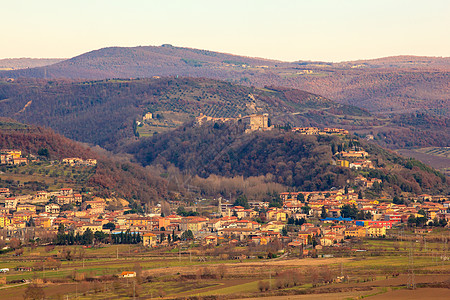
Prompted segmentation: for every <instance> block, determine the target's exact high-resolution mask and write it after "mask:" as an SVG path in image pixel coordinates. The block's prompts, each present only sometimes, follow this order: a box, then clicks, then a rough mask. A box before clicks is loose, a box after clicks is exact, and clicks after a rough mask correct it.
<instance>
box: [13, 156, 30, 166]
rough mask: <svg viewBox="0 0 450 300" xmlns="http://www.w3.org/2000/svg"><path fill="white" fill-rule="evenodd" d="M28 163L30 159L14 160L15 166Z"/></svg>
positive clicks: (19, 158)
mask: <svg viewBox="0 0 450 300" xmlns="http://www.w3.org/2000/svg"><path fill="white" fill-rule="evenodd" d="M27 163H28V159H26V158H25V157H16V158H13V164H15V165H20V164H25V165H26V164H27Z"/></svg>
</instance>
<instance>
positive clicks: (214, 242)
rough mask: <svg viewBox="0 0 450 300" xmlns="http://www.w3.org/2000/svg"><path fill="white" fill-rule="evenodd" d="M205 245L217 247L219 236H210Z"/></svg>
mask: <svg viewBox="0 0 450 300" xmlns="http://www.w3.org/2000/svg"><path fill="white" fill-rule="evenodd" d="M205 244H206V245H213V246H215V245H217V236H215V235H208V236H206V237H205Z"/></svg>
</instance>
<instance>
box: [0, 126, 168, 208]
mask: <svg viewBox="0 0 450 300" xmlns="http://www.w3.org/2000/svg"><path fill="white" fill-rule="evenodd" d="M0 149H18V150H21V151H22V152H23V154H24V155H29V154H32V155H34V156H36V157H39V153H48V154H47V155H45V156H43V157H40V158H41V159H44V160H47V159H49V160H61V159H62V158H67V157H79V158H83V159H88V158H92V159H97V166H96V167H95V168H94V170H93V171H89V172H88V173H87V174H83V176H82V175H79V177H77V176H74V177H73V178H64V177H66V176H65V174H62V175H61V176H60V177H61V178H58V180H60V179H61V180H64V184H66V185H68V186H72V185H76V186H77V187H80V188H83V189H84V190H88V191H91V192H93V194H94V195H95V196H101V197H108V198H114V197H119V198H124V199H126V200H128V201H130V202H133V201H139V202H142V203H149V202H156V201H159V200H161V199H162V198H163V197H164V196H165V195H166V194H167V189H166V183H165V181H164V180H163V179H161V178H159V177H155V176H153V175H151V174H150V173H149V172H148V171H146V170H145V169H144V168H142V167H141V166H140V165H137V164H133V163H130V162H128V161H126V160H125V159H123V158H122V157H115V156H113V155H111V154H103V153H104V151H101V152H99V151H96V150H93V149H90V148H89V147H87V146H86V145H82V144H80V143H78V142H75V141H72V140H69V139H68V138H65V137H63V136H61V135H59V134H56V133H55V132H53V131H52V130H50V129H44V128H41V127H36V126H30V125H25V124H21V123H18V122H17V121H14V120H11V119H7V118H0ZM42 150H46V151H45V152H43V151H42ZM38 166H39V164H37V165H35V166H34V165H33V164H32V166H30V168H29V169H27V174H29V176H28V177H25V179H27V180H31V181H32V182H30V184H32V183H33V182H37V183H36V184H33V185H32V186H36V187H40V186H43V185H44V186H45V185H46V184H48V182H49V181H51V182H53V181H54V180H55V181H56V179H55V178H54V177H55V176H53V175H52V174H49V171H51V170H52V169H51V166H49V167H50V169H49V168H47V169H48V170H47V172H46V173H40V172H39V173H38V172H34V169H33V168H35V169H36V168H38ZM50 173H52V172H50ZM6 175H7V173H6ZM6 175H5V176H6ZM82 177H83V178H82ZM1 181H2V180H1V179H0V183H1ZM2 185H4V184H2Z"/></svg>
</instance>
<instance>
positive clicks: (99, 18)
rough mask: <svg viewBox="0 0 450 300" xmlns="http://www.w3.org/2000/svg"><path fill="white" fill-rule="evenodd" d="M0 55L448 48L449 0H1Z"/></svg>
mask: <svg viewBox="0 0 450 300" xmlns="http://www.w3.org/2000/svg"><path fill="white" fill-rule="evenodd" d="M0 10H1V17H0V28H1V29H0V41H1V46H0V58H16V57H39V58H58V57H67V58H68V57H73V56H76V55H79V54H82V53H84V52H87V51H91V50H95V49H99V48H103V47H109V46H149V45H152V46H159V45H161V44H166V43H167V44H172V45H174V46H180V47H190V48H199V49H207V50H212V51H219V52H226V53H232V54H237V55H245V56H252V57H263V58H271V59H279V60H285V61H295V60H320V61H345V60H356V59H367V58H378V57H385V56H393V55H425V56H450V1H449V0H386V1H385V0H371V1H365V0H352V1H350V0H348V1H347V0H297V1H296V0H273V1H266V0H236V1H235V0H222V1H216V0H209V1H203V0H161V1H160V0H146V1H144V0H142V1H139V0H135V1H133V0H128V1H123V0H121V1H116V0H39V1H38V0H0Z"/></svg>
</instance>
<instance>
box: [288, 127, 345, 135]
mask: <svg viewBox="0 0 450 300" xmlns="http://www.w3.org/2000/svg"><path fill="white" fill-rule="evenodd" d="M292 131H293V132H298V133H300V134H304V135H348V130H345V129H342V128H327V127H325V128H323V129H319V128H318V127H294V128H292Z"/></svg>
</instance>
